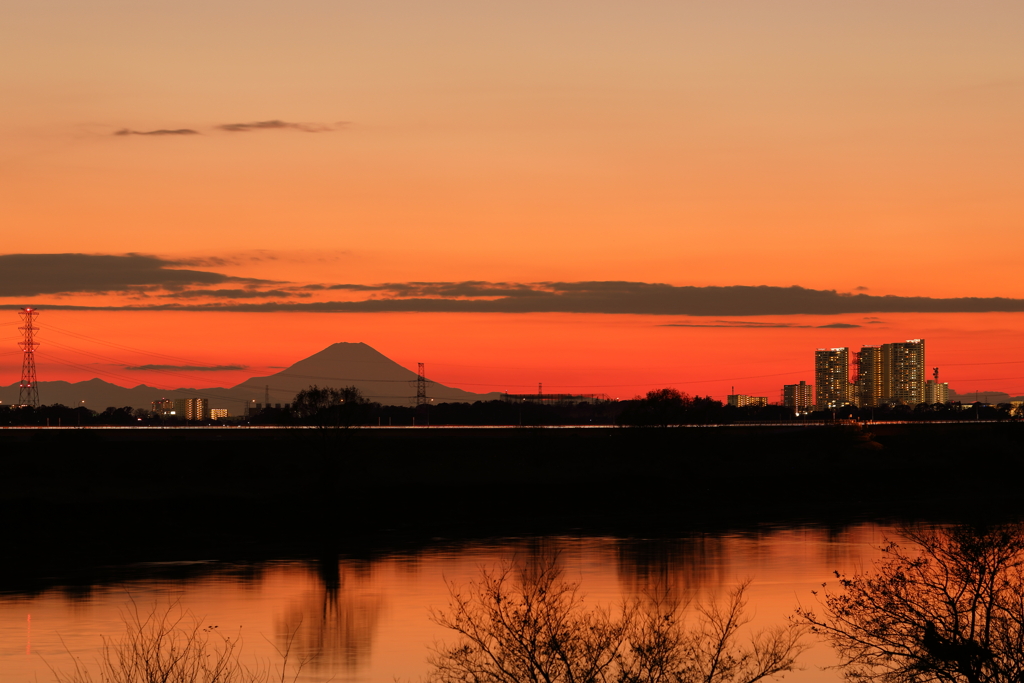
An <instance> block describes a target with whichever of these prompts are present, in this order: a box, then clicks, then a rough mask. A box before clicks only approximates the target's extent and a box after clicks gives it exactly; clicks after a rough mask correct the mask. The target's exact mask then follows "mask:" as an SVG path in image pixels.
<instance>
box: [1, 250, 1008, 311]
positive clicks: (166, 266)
mask: <svg viewBox="0 0 1024 683" xmlns="http://www.w3.org/2000/svg"><path fill="white" fill-rule="evenodd" d="M189 263H199V262H197V261H195V260H192V261H171V260H167V259H161V258H158V257H155V256H146V255H142V254H125V255H90V254H7V255H0V297H15V296H18V297H21V296H39V295H44V294H69V293H70V294H103V293H124V292H130V293H133V294H136V295H138V296H141V297H154V296H155V297H156V298H158V299H165V300H166V299H178V300H180V302H174V303H171V302H167V303H162V304H158V303H156V302H155V301H154V302H152V303H140V304H134V305H130V306H113V307H108V306H99V307H95V306H84V307H83V306H74V305H63V304H58V305H57V306H51V307H52V308H64V309H69V310H70V309H75V310H78V309H89V308H102V309H106V310H111V309H117V310H123V309H146V310H192V311H222V312H235V311H237V312H288V311H296V312H299V311H308V312H323V313H389V312H396V313H397V312H426V313H594V314H608V315H655V316H662V315H664V316H668V315H675V316H691V317H705V316H707V317H710V316H715V317H723V318H743V317H750V316H769V315H771V316H785V315H853V314H869V313H876V314H877V313H981V312H1024V299H1010V298H1004V297H986V298H980V297H954V298H932V297H907V296H877V295H869V294H863V293H853V294H847V293H842V292H837V291H836V290H820V289H808V288H805V287H799V286H792V287H774V286H765V285H762V286H747V285H736V286H711V287H692V286H675V285H669V284H662V283H648V282H628V281H587V282H556V281H551V282H532V283H522V282H489V281H484V280H467V281H460V282H416V281H414V282H389V283H380V284H359V283H356V284H326V283H320V284H317V283H309V284H295V283H286V282H280V281H272V280H261V279H256V278H241V277H232V276H229V275H225V274H222V273H218V272H216V271H213V270H197V269H192V268H185V267H182V266H185V265H187V264H189ZM207 263H210V265H212V266H214V267H216V265H217V263H216V262H215V261H207ZM282 285H283V286H282ZM314 294H315V296H316V298H318V299H321V298H327V297H330V296H331V295H332V294H333V295H335V296H336V295H337V294H341V295H342V300H332V301H323V300H310V299H313V297H314ZM203 299H206V301H203ZM244 299H250V300H252V299H279V300H278V301H248V302H246V301H240V300H244ZM281 299H283V301H282V300H281ZM295 299H303V301H296V300H295ZM232 300H235V301H232ZM38 304H39V302H37V305H38ZM863 320H864V322H865V323H866V324H879V322H880V321H878V320H877V319H876V318H875V317H874V316H866V317H864V319H863ZM684 325H685V326H691V325H694V323H676V324H672V323H669V324H667V326H684ZM719 325H721V326H728V327H742V326H748V327H767V326H778V327H798V326H797V325H793V324H789V323H769V322H766V323H759V322H751V321H749V320H748V321H723V320H718V321H714V322H709V323H706V324H703V326H719ZM859 326H860V325H855V324H853V323H848V322H835V323H830V324H828V325H820V326H814V327H824V328H829V327H831V328H847V327H859Z"/></svg>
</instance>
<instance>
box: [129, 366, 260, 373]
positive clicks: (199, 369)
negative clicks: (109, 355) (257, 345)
mask: <svg viewBox="0 0 1024 683" xmlns="http://www.w3.org/2000/svg"><path fill="white" fill-rule="evenodd" d="M248 368H249V366H248V365H126V366H125V367H124V369H125V370H143V371H144V370H187V371H188V372H220V371H222V370H246V369H248Z"/></svg>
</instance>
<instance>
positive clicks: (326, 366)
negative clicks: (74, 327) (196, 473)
mask: <svg viewBox="0 0 1024 683" xmlns="http://www.w3.org/2000/svg"><path fill="white" fill-rule="evenodd" d="M311 384H316V385H318V386H321V387H323V386H329V387H342V386H355V387H358V388H359V390H360V391H361V392H363V395H364V396H366V397H367V398H368V399H370V400H371V401H377V402H378V403H383V404H386V405H415V403H416V399H415V396H416V373H415V372H413V371H412V370H409V369H407V368H404V367H402V366H401V365H399V364H398V363H396V362H394V361H393V360H391V359H390V358H388V357H387V356H385V355H383V354H382V353H380V352H378V351H377V350H376V349H374V348H372V347H370V346H367V345H366V344H363V343H346V342H341V343H338V344H332V345H330V346H328V347H327V348H326V349H324V350H323V351H320V352H318V353H315V354H313V355H312V356H310V357H309V358H305V359H303V360H300V361H299V362H297V363H295V364H294V365H292V366H290V367H288V368H285V369H284V370H282V371H281V372H278V373H274V374H273V375H267V376H266V377H251V378H249V379H247V380H246V381H244V382H242V383H241V384H238V385H236V386H234V387H229V388H212V389H190V388H180V389H171V390H167V389H157V388H154V387H150V386H146V385H145V384H140V385H138V386H136V387H132V388H130V389H129V388H126V387H122V386H119V385H117V384H111V383H110V382H105V381H103V380H101V379H90V380H88V381H85V382H64V381H53V382H39V400H40V401H41V402H42V403H43V404H45V405H49V404H53V403H63V404H64V405H67V406H76V405H83V402H84V405H85V406H86V407H88V408H90V409H92V410H96V411H102V410H103V409H105V408H107V407H108V406H116V407H122V406H131V407H133V408H150V407H151V404H152V402H153V401H155V400H157V399H159V398H170V399H175V398H187V397H190V396H201V397H204V398H208V399H209V400H210V407H211V408H227V409H228V410H229V411H230V413H231V414H232V415H238V414H241V413H242V409H243V406H244V404H246V403H249V402H251V401H256V402H259V403H264V402H265V400H264V399H265V396H266V394H267V393H268V391H269V394H270V402H271V403H282V404H283V403H290V402H291V400H292V398H293V397H294V396H295V394H297V393H298V392H299V391H301V390H302V389H305V388H306V387H308V386H309V385H311ZM427 395H428V396H429V397H430V398H432V399H434V402H435V403H445V402H449V403H452V402H470V403H471V402H473V401H490V400H494V399H497V398H499V397H500V396H501V394H500V393H498V392H493V393H490V394H475V393H472V392H469V391H463V390H461V389H454V388H452V387H446V386H444V385H443V384H438V383H435V382H428V385H427ZM0 401H2V402H3V403H5V404H11V403H16V402H17V401H18V383H17V382H15V383H14V384H11V385H9V386H6V387H0Z"/></svg>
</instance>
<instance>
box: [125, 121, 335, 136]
mask: <svg viewBox="0 0 1024 683" xmlns="http://www.w3.org/2000/svg"><path fill="white" fill-rule="evenodd" d="M347 125H348V122H347V121H340V122H338V123H335V124H330V123H296V122H294V121H282V120H280V119H272V120H270V121H250V122H248V123H221V124H218V125H216V126H213V130H214V131H219V132H223V133H250V132H253V131H261V130H297V131H301V132H303V133H329V132H332V131H335V130H338V129H339V128H342V127H344V126H347ZM114 135H116V136H121V137H125V136H129V135H144V136H157V137H159V136H167V135H170V136H175V135H202V133H200V132H199V131H198V130H195V129H194V128H158V129H156V130H134V129H132V128H121V129H120V130H117V131H114Z"/></svg>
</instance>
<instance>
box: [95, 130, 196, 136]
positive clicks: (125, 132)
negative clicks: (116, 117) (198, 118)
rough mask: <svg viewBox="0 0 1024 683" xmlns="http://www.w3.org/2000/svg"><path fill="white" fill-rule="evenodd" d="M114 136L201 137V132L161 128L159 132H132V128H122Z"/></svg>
mask: <svg viewBox="0 0 1024 683" xmlns="http://www.w3.org/2000/svg"><path fill="white" fill-rule="evenodd" d="M114 135H199V131H197V130H192V129H191V128H174V129H170V128H160V129H157V130H132V129H130V128H122V129H121V130H119V131H117V132H116V133H114Z"/></svg>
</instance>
